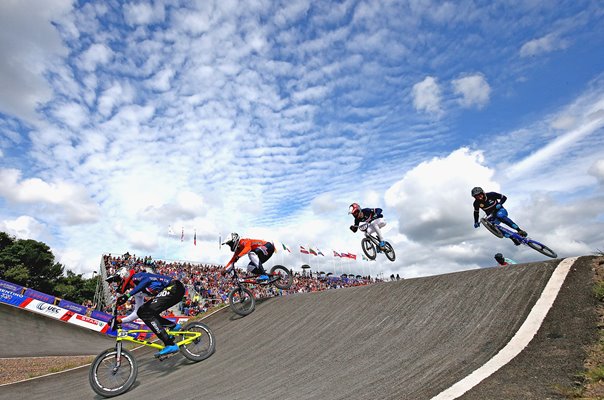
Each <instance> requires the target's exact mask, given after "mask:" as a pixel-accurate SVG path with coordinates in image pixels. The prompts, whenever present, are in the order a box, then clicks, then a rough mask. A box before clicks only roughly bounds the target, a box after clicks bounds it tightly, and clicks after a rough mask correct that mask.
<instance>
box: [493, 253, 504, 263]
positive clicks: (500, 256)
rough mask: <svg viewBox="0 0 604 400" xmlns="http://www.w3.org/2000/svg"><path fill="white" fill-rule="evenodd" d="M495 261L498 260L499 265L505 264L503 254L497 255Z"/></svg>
mask: <svg viewBox="0 0 604 400" xmlns="http://www.w3.org/2000/svg"><path fill="white" fill-rule="evenodd" d="M495 260H497V262H498V263H502V262H505V259H504V258H503V254H501V253H497V254H495Z"/></svg>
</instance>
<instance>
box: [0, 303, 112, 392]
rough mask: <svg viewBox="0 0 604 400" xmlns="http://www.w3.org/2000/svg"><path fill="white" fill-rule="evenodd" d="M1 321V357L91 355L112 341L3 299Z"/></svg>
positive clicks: (0, 313) (0, 308) (0, 312)
mask: <svg viewBox="0 0 604 400" xmlns="http://www.w3.org/2000/svg"><path fill="white" fill-rule="evenodd" d="M0 321H1V322H0V338H2V344H1V345H0V358H3V357H37V356H72V355H91V354H98V353H100V352H101V351H103V350H104V349H106V348H107V347H109V346H111V345H112V343H113V341H112V340H110V339H109V338H108V337H107V336H106V335H103V334H100V333H97V332H93V331H91V330H88V329H85V328H80V327H77V326H74V325H70V324H67V323H65V322H62V321H59V320H56V319H52V318H48V317H45V316H43V315H39V314H36V313H33V312H30V311H27V310H23V309H20V308H16V307H13V306H9V305H7V304H3V303H0ZM0 391H2V389H0Z"/></svg>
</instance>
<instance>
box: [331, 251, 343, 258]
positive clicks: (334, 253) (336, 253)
mask: <svg viewBox="0 0 604 400" xmlns="http://www.w3.org/2000/svg"><path fill="white" fill-rule="evenodd" d="M333 256H334V257H342V255H341V254H340V253H338V252H337V251H335V250H333Z"/></svg>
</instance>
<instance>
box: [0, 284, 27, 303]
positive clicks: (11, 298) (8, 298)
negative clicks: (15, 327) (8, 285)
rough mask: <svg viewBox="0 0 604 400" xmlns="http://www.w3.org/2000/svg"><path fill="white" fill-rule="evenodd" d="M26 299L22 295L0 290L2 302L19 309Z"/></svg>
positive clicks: (0, 300)
mask: <svg viewBox="0 0 604 400" xmlns="http://www.w3.org/2000/svg"><path fill="white" fill-rule="evenodd" d="M25 299H26V297H25V296H23V295H22V294H18V293H14V292H11V291H9V290H6V289H2V288H0V302H2V303H5V304H10V305H11V306H16V307H19V306H21V304H22V303H23V302H24V301H25Z"/></svg>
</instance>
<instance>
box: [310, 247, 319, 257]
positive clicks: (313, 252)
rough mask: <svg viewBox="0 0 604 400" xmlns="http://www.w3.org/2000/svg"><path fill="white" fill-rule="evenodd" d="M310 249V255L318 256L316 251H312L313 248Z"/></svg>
mask: <svg viewBox="0 0 604 400" xmlns="http://www.w3.org/2000/svg"><path fill="white" fill-rule="evenodd" d="M308 249H309V250H308V251H309V253H310V254H312V255H313V256H316V255H317V252H316V251H314V250H313V249H312V247H309V248H308Z"/></svg>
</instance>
